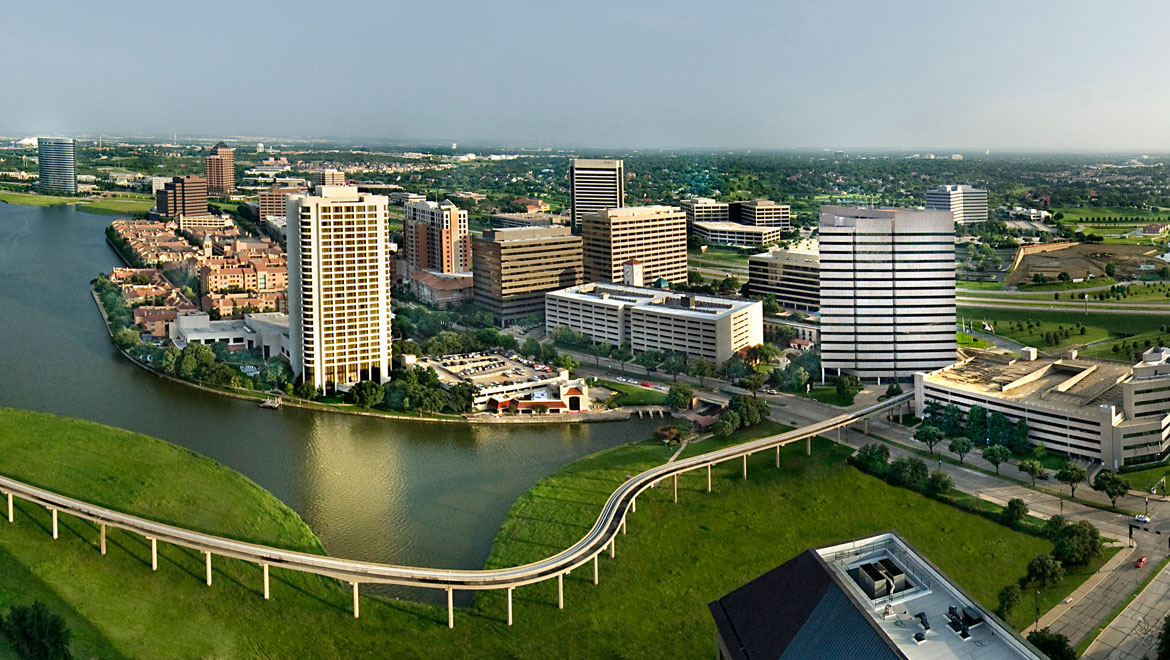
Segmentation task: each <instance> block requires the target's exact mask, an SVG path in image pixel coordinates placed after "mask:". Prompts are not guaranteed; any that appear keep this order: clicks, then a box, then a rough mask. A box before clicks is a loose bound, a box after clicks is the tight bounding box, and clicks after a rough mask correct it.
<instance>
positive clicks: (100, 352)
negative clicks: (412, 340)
mask: <svg viewBox="0 0 1170 660" xmlns="http://www.w3.org/2000/svg"><path fill="white" fill-rule="evenodd" d="M111 220H113V218H111V217H109V216H101V215H92V214H87V213H82V212H80V211H77V210H76V209H74V208H73V207H71V206H57V207H34V206H18V205H9V204H4V203H0V373H2V377H0V406H8V407H13V408H27V409H30V410H40V411H45V412H51V413H55V414H58V415H66V416H70V417H79V418H82V419H88V420H92V421H95V422H101V423H102V424H109V425H112V426H118V427H121V428H126V429H130V430H133V431H137V432H140V433H145V434H147V435H152V436H156V437H159V438H162V439H164V440H167V441H169V442H173V443H175V444H178V445H182V446H184V447H187V448H189V449H191V450H193V451H195V452H198V453H200V454H204V455H207V456H210V457H212V458H214V459H216V460H218V461H221V462H223V463H225V464H226V465H228V466H230V467H232V468H234V469H235V470H238V471H239V472H241V473H243V474H245V475H247V476H248V477H250V478H251V479H253V480H254V481H256V482H257V483H258V484H260V485H261V486H263V487H264V488H266V489H268V490H269V491H271V492H272V493H273V494H275V495H276V496H277V497H278V498H280V499H281V500H282V501H284V502H285V503H286V504H288V505H289V506H290V507H292V508H293V509H294V510H296V511H297V512H298V513H300V514H301V516H302V517H303V518H304V519H305V521H306V522H307V523H308V524H309V526H310V527H312V528H313V530H314V531H315V532H316V533H317V534H318V536H319V537H320V538H321V541H322V542H323V543H324V544H325V548H326V549H327V550H328V552H329V553H330V554H332V555H335V556H340V557H347V558H353V559H364V560H371V561H379V562H385V563H394V564H403V565H419V566H432V567H443V568H464V569H471V568H482V567H483V563H484V561H485V559H486V558H487V555H488V552H489V551H490V549H491V544H492V540H493V538H494V537H495V534H496V531H497V529H498V528H499V525H500V523H501V522H502V521H503V519H504V516H505V515H506V514H507V512H508V509H509V508H510V507H511V505H512V503H513V502H514V501H515V500H516V498H517V497H519V496H520V495H521V494H523V493H524V492H525V491H526V490H528V489H529V488H530V487H531V486H532V485H533V484H535V483H536V482H537V481H538V480H540V479H541V478H542V477H544V476H546V475H548V474H550V473H552V472H553V471H555V470H556V469H557V468H558V467H560V466H562V465H565V464H567V463H569V462H571V461H572V460H574V459H576V458H578V457H581V456H584V455H586V454H590V453H592V452H595V451H597V450H599V449H604V448H606V447H610V446H614V445H617V444H620V443H622V442H625V441H628V440H632V439H637V438H643V437H647V436H648V435H649V433H650V431H651V430H652V429H653V428H654V426H655V425H656V423H655V422H652V421H650V420H645V421H642V420H631V421H628V422H611V423H606V424H600V425H599V424H590V425H586V424H582V425H575V424H558V425H552V426H539V427H527V426H521V427H515V426H474V427H473V426H469V425H449V424H442V425H440V424H427V423H420V422H409V421H399V420H393V421H388V420H381V419H370V418H365V417H357V416H349V415H339V414H330V413H319V412H313V411H307V410H299V409H294V408H288V409H284V410H280V411H268V410H262V409H260V408H258V407H256V405H255V404H254V403H249V402H247V401H241V400H237V399H232V398H228V397H222V396H218V395H215V394H210V393H205V392H202V391H199V390H195V389H193V388H189V387H184V386H182V385H177V384H173V383H168V382H165V381H162V380H160V379H158V378H155V377H153V376H151V375H150V374H148V373H146V372H145V371H143V370H141V369H139V368H138V367H135V366H133V365H132V364H130V363H129V362H128V361H127V360H125V359H123V358H121V357H120V356H119V355H118V354H117V353H116V352H115V351H114V349H113V347H112V345H111V344H110V341H109V338H108V336H107V335H106V331H105V328H104V327H103V326H102V321H101V317H100V315H99V314H98V311H97V309H96V307H95V304H94V301H93V298H92V297H91V296H90V294H89V284H88V283H89V281H90V280H91V279H92V278H93V277H95V276H96V275H97V274H98V273H101V272H108V271H109V269H110V268H112V267H113V266H116V265H120V262H119V261H118V258H117V256H116V255H115V254H114V252H113V250H111V249H110V248H109V247H108V246H107V245H106V243H105V239H104V234H103V230H104V229H105V227H106V226H107V225H108V224H109V222H110V221H111ZM659 423H660V422H659ZM392 593H393V592H392ZM396 595H407V596H415V595H418V594H407V593H405V592H402V593H399V594H396ZM422 597H424V598H425V597H426V596H425V595H422Z"/></svg>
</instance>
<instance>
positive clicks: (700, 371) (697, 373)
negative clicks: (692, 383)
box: [687, 358, 718, 385]
mask: <svg viewBox="0 0 1170 660" xmlns="http://www.w3.org/2000/svg"><path fill="white" fill-rule="evenodd" d="M716 373H718V370H717V369H716V368H715V363H714V362H712V361H710V360H707V359H705V358H697V359H694V360H691V361H690V363H689V364H687V375H688V376H690V377H692V378H698V379H699V384H700V385H702V384H703V381H704V380H706V379H708V378H710V377H712V376H714V375H715V374H716Z"/></svg>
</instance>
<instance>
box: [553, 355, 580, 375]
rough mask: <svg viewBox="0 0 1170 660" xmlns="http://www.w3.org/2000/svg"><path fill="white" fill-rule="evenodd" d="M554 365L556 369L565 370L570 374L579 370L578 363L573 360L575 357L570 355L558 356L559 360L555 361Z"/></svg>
mask: <svg viewBox="0 0 1170 660" xmlns="http://www.w3.org/2000/svg"><path fill="white" fill-rule="evenodd" d="M553 364H554V365H555V366H556V367H559V368H561V369H565V370H567V371H570V372H571V371H573V370H575V369H576V368H577V361H576V360H575V359H573V356H572V355H569V354H568V353H561V354H560V355H558V356H557V359H556V360H553Z"/></svg>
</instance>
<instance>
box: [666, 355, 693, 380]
mask: <svg viewBox="0 0 1170 660" xmlns="http://www.w3.org/2000/svg"><path fill="white" fill-rule="evenodd" d="M662 370H663V371H665V372H666V373H668V374H670V375H672V376H674V380H675V382H677V381H678V375H679V374H681V373H683V372H684V371H686V370H687V356H686V354H685V353H679V352H677V351H673V352H671V353H668V354H667V355H666V359H665V360H663V361H662Z"/></svg>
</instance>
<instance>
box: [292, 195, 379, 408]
mask: <svg viewBox="0 0 1170 660" xmlns="http://www.w3.org/2000/svg"><path fill="white" fill-rule="evenodd" d="M388 204H389V202H388V200H387V199H386V197H383V196H381V195H367V194H363V193H359V192H358V190H357V188H355V187H347V186H321V187H320V188H319V189H318V190H317V191H316V194H314V195H307V194H298V195H290V196H289V198H288V203H287V211H288V214H287V221H288V298H289V343H290V345H291V346H290V348H291V350H290V353H291V360H290V362H291V363H292V369H293V373H294V374H295V375H296V377H297V378H298V379H303V380H304V381H306V382H311V383H315V384H316V385H317V386H318V387H320V388H322V389H324V390H325V391H334V390H335V389H336V388H337V387H338V386H341V385H350V384H353V383H356V382H358V381H362V380H373V381H375V382H379V383H382V382H385V381H386V380H387V379H388V378H389V376H390V340H391V327H390V321H391V319H393V318H394V315H393V313H391V311H390V275H391V273H392V268H393V266H392V262H391V253H390V248H389V242H390V241H389V230H388V225H389V223H388V220H387V213H388Z"/></svg>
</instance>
